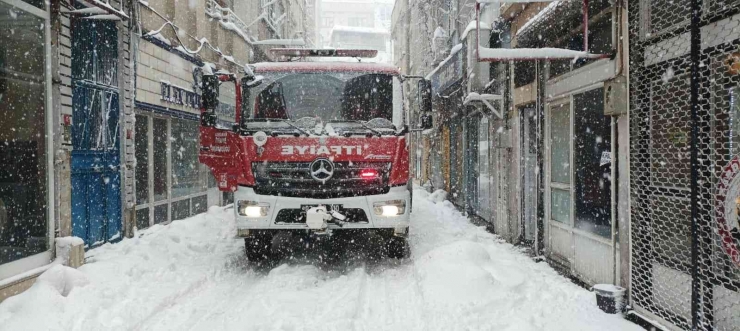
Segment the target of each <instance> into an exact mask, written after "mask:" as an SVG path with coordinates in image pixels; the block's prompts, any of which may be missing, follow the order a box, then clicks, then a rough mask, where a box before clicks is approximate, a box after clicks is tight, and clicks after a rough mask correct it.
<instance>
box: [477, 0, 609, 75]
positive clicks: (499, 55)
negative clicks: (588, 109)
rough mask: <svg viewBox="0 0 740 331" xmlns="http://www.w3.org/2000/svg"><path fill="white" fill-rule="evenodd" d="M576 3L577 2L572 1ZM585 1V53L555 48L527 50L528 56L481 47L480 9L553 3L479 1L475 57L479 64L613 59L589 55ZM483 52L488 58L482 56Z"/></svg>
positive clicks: (606, 55)
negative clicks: (503, 5)
mask: <svg viewBox="0 0 740 331" xmlns="http://www.w3.org/2000/svg"><path fill="white" fill-rule="evenodd" d="M572 1H576V0H572ZM582 1H583V10H582V12H583V36H584V37H583V51H581V52H579V51H573V50H570V49H558V48H553V49H550V51H539V50H537V49H527V51H528V52H529V54H528V55H523V54H522V52H521V51H514V50H516V48H515V49H511V50H507V51H501V50H500V49H491V48H486V47H481V46H480V7H481V4H484V5H485V4H493V5H499V4H501V3H538V2H553V1H534V0H478V1H477V2H476V3H475V22H476V24H475V25H476V26H475V30H476V31H475V32H476V33H475V40H476V47H477V50H476V52H475V57H476V60H477V61H478V62H498V61H526V60H530V61H531V60H557V59H577V58H589V59H604V58H610V57H612V54H591V53H588V1H589V0H582ZM481 51H483V53H485V54H486V55H487V56H481V53H482V52H481Z"/></svg>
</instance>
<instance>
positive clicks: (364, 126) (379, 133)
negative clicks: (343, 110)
mask: <svg viewBox="0 0 740 331" xmlns="http://www.w3.org/2000/svg"><path fill="white" fill-rule="evenodd" d="M329 123H357V124H360V125H362V127H363V128H365V129H367V130H368V131H370V132H372V133H373V134H375V135H377V136H378V137H380V136H382V135H383V134H382V133H381V132H380V131H378V130H375V129H373V128H371V127H370V126H369V125H367V123H365V122H363V121H352V120H331V121H329Z"/></svg>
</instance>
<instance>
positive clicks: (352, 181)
mask: <svg viewBox="0 0 740 331" xmlns="http://www.w3.org/2000/svg"><path fill="white" fill-rule="evenodd" d="M310 166H311V162H254V163H252V173H253V174H254V179H255V184H256V185H255V187H254V191H255V193H257V194H263V195H279V196H286V197H301V198H312V199H332V198H342V197H356V196H364V195H373V194H383V193H388V190H389V186H388V182H389V177H390V169H391V164H390V163H389V162H335V163H334V174H333V176H332V177H331V178H329V179H328V180H326V181H323V182H322V181H318V180H316V179H314V178H313V177H311V171H310ZM365 169H373V170H375V171H377V172H378V177H376V178H373V179H366V178H360V171H361V170H365Z"/></svg>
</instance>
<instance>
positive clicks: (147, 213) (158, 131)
mask: <svg viewBox="0 0 740 331" xmlns="http://www.w3.org/2000/svg"><path fill="white" fill-rule="evenodd" d="M137 7H138V11H137V13H138V14H139V15H140V16H139V18H140V20H139V21H140V22H141V24H140V25H139V26H138V28H139V29H141V30H140V31H141V33H140V34H141V38H138V39H137V44H136V45H137V52H136V53H137V61H136V100H135V106H136V107H135V110H134V115H133V117H134V120H133V121H132V123H134V129H133V133H134V137H135V144H134V146H133V149H132V150H131V151H129V153H128V154H127V161H129V162H130V163H131V164H132V168H133V173H134V176H133V177H134V179H135V182H134V187H135V189H134V190H133V191H134V192H135V193H134V194H132V195H130V196H127V198H128V199H129V200H131V201H135V203H133V205H134V206H135V207H134V213H135V215H133V218H135V220H136V221H135V226H136V228H138V229H142V228H146V227H149V226H151V225H153V224H159V223H163V222H170V221H173V220H178V219H183V218H186V217H189V216H191V215H195V214H198V213H202V212H204V211H206V210H207V208H208V206H212V205H219V204H223V203H226V202H229V201H230V199H231V198H230V196H229V194H221V193H220V192H219V191H218V189H217V188H216V185H215V181H214V178H213V176H212V175H211V173H210V170H209V169H207V168H206V167H205V166H204V165H202V164H200V163H199V162H198V151H199V140H198V139H199V116H200V84H201V77H202V75H203V73H204V72H216V71H222V72H229V73H234V74H236V75H237V76H241V75H242V74H243V69H242V68H243V66H244V65H246V64H248V63H251V62H257V61H269V60H271V55H270V53H269V48H272V47H281V46H295V45H300V46H305V45H306V44H307V41H306V39H304V37H305V36H306V32H307V31H308V32H310V33H313V30H312V29H311V27H313V23H312V22H310V21H309V20H310V19H311V17H312V16H311V15H310V14H312V12H310V11H308V10H307V3H306V2H304V1H298V0H286V1H262V2H239V1H235V2H233V3H232V2H228V1H216V0H209V1H204V2H199V3H198V6H196V7H195V8H193V7H192V6H190V5H189V4H188V3H186V2H174V1H173V2H164V3H157V4H155V3H146V4H144V3H141V2H140V3H138V4H137ZM245 22H250V23H245ZM297 41H298V42H297ZM308 41H309V42H310V39H308ZM235 92H236V91H235V90H234V91H232V93H231V94H227V93H224V94H223V95H222V98H223V100H221V104H222V106H223V107H222V108H223V109H222V110H223V113H222V114H220V116H221V117H222V120H224V121H227V122H233V121H234V119H235V113H234V110H235V109H236V108H235V104H234V102H235V100H234V96H235ZM229 96H231V99H230V100H229Z"/></svg>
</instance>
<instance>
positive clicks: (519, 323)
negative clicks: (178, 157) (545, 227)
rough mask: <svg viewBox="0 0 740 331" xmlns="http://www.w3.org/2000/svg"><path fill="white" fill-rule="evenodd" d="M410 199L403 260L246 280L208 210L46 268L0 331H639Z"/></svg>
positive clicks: (543, 269) (226, 214) (504, 248)
mask: <svg viewBox="0 0 740 331" xmlns="http://www.w3.org/2000/svg"><path fill="white" fill-rule="evenodd" d="M414 193H415V194H414V198H415V201H414V213H413V215H412V225H411V226H412V229H411V237H410V245H411V258H410V259H409V260H406V261H400V262H398V263H396V262H395V261H391V260H386V261H383V262H381V263H379V264H378V263H369V262H367V261H362V260H361V261H358V262H355V263H350V265H349V266H344V267H337V266H326V265H324V264H322V263H320V262H319V261H318V260H316V259H311V258H310V257H308V258H305V259H301V260H300V261H295V260H294V261H290V260H287V261H286V260H283V261H281V262H280V263H278V264H277V266H275V267H271V268H268V269H267V270H263V268H255V267H254V266H252V265H251V264H249V263H248V262H247V261H246V259H245V257H244V249H243V241H242V240H241V239H237V238H234V223H233V216H232V213H233V210H232V209H230V208H226V209H224V208H221V207H214V208H211V210H210V211H209V212H207V213H205V214H201V215H197V216H195V217H192V218H189V219H185V220H180V221H175V222H172V223H171V224H169V225H156V226H154V227H152V228H150V229H147V230H144V231H141V232H138V233H137V235H136V237H135V238H133V239H124V240H123V241H122V242H121V243H118V244H115V245H111V244H107V245H104V246H102V247H100V248H97V249H94V250H92V251H89V252H88V253H87V261H86V264H85V265H84V266H82V267H81V268H79V269H78V270H74V269H70V268H66V267H62V266H55V267H52V268H51V269H50V270H49V271H47V272H46V273H45V274H43V275H42V276H41V277H40V278H39V279H38V280H37V282H36V284H35V285H34V286H33V287H32V288H31V289H30V290H28V291H26V292H24V293H22V294H20V295H17V296H15V297H11V298H9V299H8V300H6V301H4V302H3V303H2V304H0V329H2V330H45V329H50V330H103V329H109V330H112V329H115V330H236V329H240V330H243V329H248V330H378V329H383V330H462V329H465V330H640V328H639V327H638V326H636V325H635V324H632V323H630V322H628V321H626V320H624V319H623V318H622V317H621V316H619V315H608V314H605V313H602V312H601V311H600V310H599V309H598V308H597V307H596V303H595V298H594V295H593V293H590V292H588V291H587V290H585V289H582V288H580V287H578V286H576V285H574V284H572V283H571V282H570V281H568V280H567V279H565V278H563V277H562V276H560V275H558V274H557V273H556V272H555V271H554V270H553V269H552V268H551V267H550V266H548V265H547V264H546V263H536V262H534V261H533V260H532V259H531V258H530V257H528V256H526V255H525V254H524V253H522V252H520V250H519V249H517V248H516V247H514V246H512V245H510V244H507V243H505V242H503V241H501V240H499V239H497V238H496V237H495V236H494V235H492V234H489V233H488V232H486V231H485V230H484V229H483V228H479V227H476V226H475V225H473V224H471V223H470V222H469V221H468V220H467V219H466V218H465V217H464V216H462V215H461V214H460V213H459V212H458V211H456V210H455V209H454V207H453V206H452V205H451V204H450V203H449V202H447V201H441V202H440V201H437V202H436V203H435V201H434V200H440V199H439V197H438V196H436V195H430V194H428V193H426V192H424V191H421V190H416V191H415V192H414ZM40 316H43V318H40Z"/></svg>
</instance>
